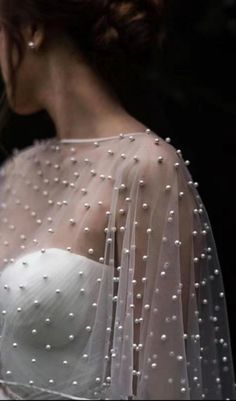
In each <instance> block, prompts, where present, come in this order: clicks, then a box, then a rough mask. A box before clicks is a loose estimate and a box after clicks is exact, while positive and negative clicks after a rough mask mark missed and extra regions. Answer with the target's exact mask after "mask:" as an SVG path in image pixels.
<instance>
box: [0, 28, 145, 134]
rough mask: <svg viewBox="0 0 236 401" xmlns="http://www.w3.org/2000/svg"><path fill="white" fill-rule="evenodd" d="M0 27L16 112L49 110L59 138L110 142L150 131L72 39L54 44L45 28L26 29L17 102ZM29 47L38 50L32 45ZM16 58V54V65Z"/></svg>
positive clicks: (0, 49) (1, 60) (2, 65)
mask: <svg viewBox="0 0 236 401" xmlns="http://www.w3.org/2000/svg"><path fill="white" fill-rule="evenodd" d="M0 28H1V29H0V70H1V74H2V77H3V80H4V83H5V86H6V90H7V95H8V99H9V103H10V106H11V108H12V110H13V111H14V112H15V113H17V114H19V115H30V114H32V113H36V112H38V111H41V110H46V111H47V112H48V114H49V115H50V117H51V118H52V121H53V123H54V124H55V128H56V133H57V137H58V138H59V139H73V138H74V139H83V138H87V139H89V138H101V137H110V136H114V135H118V134H119V133H121V132H124V133H125V132H127V133H132V132H143V131H145V130H146V129H147V127H146V126H145V125H143V124H142V123H141V122H140V121H138V120H137V119H135V118H134V117H133V116H132V115H130V114H129V113H128V112H127V111H126V110H125V109H124V107H123V106H122V104H121V103H120V102H119V100H118V99H117V97H116V96H115V95H114V94H113V92H112V91H109V89H108V87H107V85H106V83H105V82H104V81H103V80H102V79H101V78H100V77H99V76H98V75H97V74H95V73H94V72H93V70H92V69H91V67H90V66H89V64H88V63H87V62H86V61H85V60H84V59H83V57H82V55H81V54H80V53H79V52H78V51H77V49H76V50H75V49H74V48H73V45H72V44H71V41H70V40H68V39H67V38H66V37H64V38H63V39H57V38H56V39H53V38H51V39H50V41H49V39H48V38H47V39H46V34H45V30H44V27H43V26H41V25H38V26H31V25H28V26H24V27H23V28H22V33H23V37H24V45H25V53H24V58H23V62H22V64H21V66H20V69H19V72H18V74H17V91H16V102H14V101H13V98H12V96H11V86H10V82H9V71H8V67H7V63H6V55H7V51H8V49H7V36H6V32H5V30H4V28H3V27H0ZM29 42H33V43H34V45H35V49H31V48H30V47H29V46H28V44H29ZM16 57H17V55H16V52H15V50H14V49H13V60H14V63H15V62H16Z"/></svg>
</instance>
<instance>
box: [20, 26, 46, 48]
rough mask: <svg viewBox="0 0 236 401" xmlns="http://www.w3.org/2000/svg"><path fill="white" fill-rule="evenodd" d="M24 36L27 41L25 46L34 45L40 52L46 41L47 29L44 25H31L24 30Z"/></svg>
mask: <svg viewBox="0 0 236 401" xmlns="http://www.w3.org/2000/svg"><path fill="white" fill-rule="evenodd" d="M22 34H23V37H24V39H25V44H26V46H28V44H29V43H33V44H34V49H36V50H39V49H40V48H41V47H42V46H43V44H44V40H45V28H44V26H43V24H30V25H27V26H24V27H23V28H22Z"/></svg>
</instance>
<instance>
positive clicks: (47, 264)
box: [0, 248, 109, 399]
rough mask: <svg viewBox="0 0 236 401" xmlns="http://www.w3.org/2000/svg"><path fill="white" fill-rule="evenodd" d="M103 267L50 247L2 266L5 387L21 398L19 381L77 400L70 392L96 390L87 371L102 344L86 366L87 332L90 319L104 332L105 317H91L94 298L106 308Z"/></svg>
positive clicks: (96, 359) (23, 392)
mask: <svg viewBox="0 0 236 401" xmlns="http://www.w3.org/2000/svg"><path fill="white" fill-rule="evenodd" d="M108 272H109V266H106V265H103V264H101V263H99V262H95V261H93V260H91V259H88V258H87V257H84V256H81V255H76V254H72V253H70V252H68V251H64V250H61V249H56V248H51V249H46V250H45V253H42V251H37V252H35V253H30V254H28V255H26V256H24V257H22V258H20V259H18V260H17V261H16V262H15V263H12V264H9V265H8V266H7V267H6V268H5V269H4V271H3V273H2V274H1V277H0V287H1V292H0V294H1V296H0V308H1V312H2V318H1V367H2V377H3V379H4V380H5V381H8V382H9V383H15V384H14V387H11V388H12V390H13V391H14V392H15V393H16V394H19V396H20V397H22V398H24V397H26V398H27V393H28V391H27V385H24V386H22V384H25V383H28V385H29V387H30V391H31V392H32V388H35V391H36V392H37V390H38V391H39V393H40V394H41V395H42V394H43V393H44V389H47V390H45V392H46V393H47V392H48V388H51V390H52V394H53V392H55V395H57V394H56V393H57V392H58V393H60V394H58V396H60V399H61V397H63V394H65V395H66V398H67V399H68V398H69V396H72V398H73V399H79V398H77V397H73V394H74V395H75V394H83V393H84V394H88V390H90V391H93V392H94V391H95V390H96V386H97V385H98V384H99V380H98V379H97V382H96V378H95V380H94V374H93V373H95V372H96V371H97V367H98V366H99V365H100V366H103V364H102V360H101V358H103V347H101V348H100V349H99V338H98V341H97V351H96V355H95V356H96V357H95V356H93V365H92V366H91V365H89V366H90V369H89V370H88V369H87V363H88V355H90V354H91V352H90V351H91V350H90V346H91V343H92V342H91V341H90V340H91V337H90V333H91V331H92V328H93V327H94V326H95V323H99V324H98V325H97V324H96V327H98V329H97V332H96V335H99V333H100V334H101V333H102V332H103V331H104V330H105V331H106V327H105V326H106V319H104V321H100V322H95V318H96V307H97V302H98V299H99V305H100V307H102V309H103V310H104V311H106V293H107V291H106V288H105V286H106V282H107V280H106V278H105V276H106V275H107V274H108ZM101 283H102V286H101ZM3 289H4V290H5V291H3ZM76 305H77V307H76V309H75V306H76ZM93 334H95V333H93ZM99 351H101V355H100V352H99ZM78 378H79V380H78ZM17 383H19V386H17V385H16V384H17ZM49 385H50V386H49ZM14 389H15V390H14ZM78 389H79V391H78ZM57 399H58V398H57ZM82 399H88V398H82Z"/></svg>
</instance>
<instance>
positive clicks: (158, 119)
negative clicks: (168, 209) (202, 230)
mask: <svg viewBox="0 0 236 401" xmlns="http://www.w3.org/2000/svg"><path fill="white" fill-rule="evenodd" d="M170 1H171V0H170ZM170 4H171V3H170ZM171 10H172V11H171V15H170V17H169V35H168V43H167V45H166V47H165V49H164V51H163V55H162V60H161V63H160V68H159V71H158V74H157V75H155V76H150V77H149V81H147V82H145V83H144V84H142V85H140V86H139V88H133V91H132V93H133V97H132V96H131V95H128V94H127V105H129V106H127V107H129V110H130V112H132V113H133V114H134V115H135V116H136V117H137V118H138V119H140V120H142V121H143V122H144V123H145V124H146V125H147V126H149V127H150V128H151V129H153V130H154V131H155V132H157V133H158V134H159V135H160V136H162V137H163V138H166V137H171V139H172V144H173V145H174V146H175V147H176V148H177V149H181V150H182V152H183V156H184V158H185V159H189V160H190V161H191V165H190V167H189V169H190V172H191V174H192V175H193V178H194V180H195V181H197V182H199V191H200V195H201V197H202V199H203V202H204V204H205V206H206V208H207V210H208V214H209V217H210V220H211V224H212V228H213V231H214V236H215V240H216V244H217V249H218V253H219V258H220V262H221V266H222V271H223V277H224V282H225V291H226V299H227V304H228V312H229V319H230V329H231V338H232V347H233V353H234V358H235V366H236V341H235V339H236V326H235V327H234V325H233V323H234V311H235V307H236V296H235V279H236V270H234V269H235V268H236V266H235V259H236V255H235V254H234V253H235V248H234V246H235V243H234V241H235V230H236V226H235V205H236V202H235V195H234V186H235V154H236V152H235V146H236V138H235V134H236V97H235V89H236V87H235V86H234V85H233V83H234V75H235V71H236V63H235V61H234V57H233V56H234V53H235V50H236V46H235V44H236V41H235V37H236V1H235V0H190V1H189V0H172V5H171ZM127 92H130V91H127ZM137 99H139V101H138V100H137ZM2 135H3V137H2V139H1V144H3V145H4V147H5V148H6V149H7V150H8V151H9V152H10V151H11V150H12V149H13V148H18V149H22V148H24V147H26V146H30V145H31V144H32V143H33V141H34V140H35V139H36V138H39V139H40V138H48V137H51V136H54V135H55V132H54V126H53V124H52V122H51V121H50V120H49V119H48V117H47V115H45V114H44V113H43V112H42V113H39V114H37V115H33V116H30V117H19V116H16V115H13V116H12V118H11V121H10V122H9V123H8V125H7V126H6V128H5V129H4V131H3V132H2ZM0 157H1V159H0V162H2V161H3V159H4V154H3V155H1V156H0Z"/></svg>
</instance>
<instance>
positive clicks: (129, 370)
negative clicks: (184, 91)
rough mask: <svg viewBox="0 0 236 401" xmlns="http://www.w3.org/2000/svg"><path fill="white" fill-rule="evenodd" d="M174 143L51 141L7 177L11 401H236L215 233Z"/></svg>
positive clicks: (0, 208) (6, 332) (4, 248)
mask: <svg viewBox="0 0 236 401" xmlns="http://www.w3.org/2000/svg"><path fill="white" fill-rule="evenodd" d="M169 142H170V141H169V140H163V139H162V138H161V137H159V136H157V135H156V134H155V133H154V132H152V131H150V130H147V132H142V133H141V132H140V133H134V134H132V135H131V134H127V135H126V134H121V135H119V136H115V137H110V138H100V139H99V140H95V139H91V140H88V139H87V140H79V141H74V140H62V141H60V140H59V139H58V138H53V139H48V140H44V141H38V142H36V143H35V144H34V145H33V146H31V147H29V148H27V149H25V150H23V151H19V152H16V154H15V155H14V157H13V158H12V159H9V160H7V161H6V162H5V164H4V165H3V166H2V168H1V170H0V269H1V275H0V313H1V316H0V335H1V338H0V369H1V370H0V374H1V375H0V379H1V380H0V383H2V386H3V389H5V391H6V392H7V394H8V397H10V398H12V399H24V400H28V399H35V400H36V399H37V400H43V399H95V400H96V399H124V400H127V399H130V398H133V399H150V400H151V399H152V400H154V399H155V400H157V399H173V400H174V399H175V400H177V399H178V400H179V399H181V400H188V399H235V387H234V367H233V360H232V351H231V344H230V333H229V326H228V316H227V308H226V299H225V294H224V285H223V281H222V272H221V266H220V264H219V260H218V255H217V249H216V245H215V241H214V237H213V232H212V228H211V225H210V221H209V218H208V215H207V211H206V209H205V207H204V204H203V202H202V199H201V197H200V195H199V193H198V189H197V183H195V182H194V181H193V179H192V177H191V174H190V172H189V170H188V161H184V158H183V155H182V153H181V151H180V150H176V149H175V148H174V147H173V146H172V145H171V144H170V143H169Z"/></svg>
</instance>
